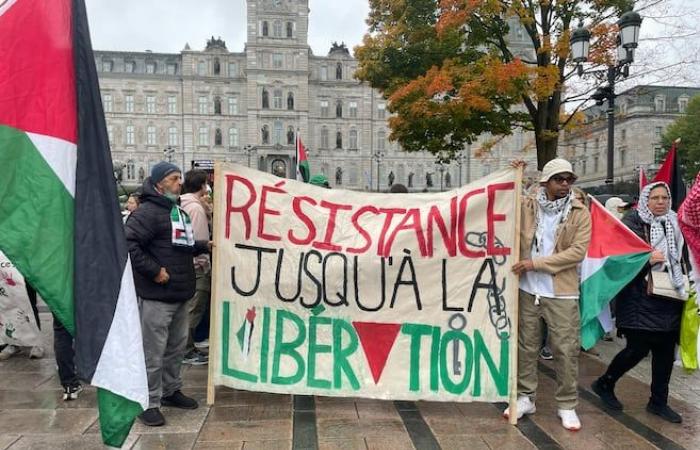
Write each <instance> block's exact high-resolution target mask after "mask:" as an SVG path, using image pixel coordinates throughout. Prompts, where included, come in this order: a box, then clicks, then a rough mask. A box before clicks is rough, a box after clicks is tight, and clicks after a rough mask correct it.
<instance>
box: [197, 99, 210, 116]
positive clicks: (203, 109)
mask: <svg viewBox="0 0 700 450" xmlns="http://www.w3.org/2000/svg"><path fill="white" fill-rule="evenodd" d="M208 106H209V105H208V104H207V98H206V97H199V113H200V114H207V113H208V112H209V108H208Z"/></svg>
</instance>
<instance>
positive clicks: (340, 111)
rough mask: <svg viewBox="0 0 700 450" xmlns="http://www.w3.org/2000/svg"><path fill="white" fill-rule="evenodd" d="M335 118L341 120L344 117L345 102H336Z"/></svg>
mask: <svg viewBox="0 0 700 450" xmlns="http://www.w3.org/2000/svg"><path fill="white" fill-rule="evenodd" d="M335 117H338V118H341V117H343V101H342V100H338V101H337V102H335Z"/></svg>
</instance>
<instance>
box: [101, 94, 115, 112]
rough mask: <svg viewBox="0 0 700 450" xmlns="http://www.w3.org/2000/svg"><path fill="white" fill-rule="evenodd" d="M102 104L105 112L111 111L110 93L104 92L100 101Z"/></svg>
mask: <svg viewBox="0 0 700 450" xmlns="http://www.w3.org/2000/svg"><path fill="white" fill-rule="evenodd" d="M102 104H103V105H104V110H105V112H112V107H113V102H112V94H105V95H104V100H103V101H102Z"/></svg>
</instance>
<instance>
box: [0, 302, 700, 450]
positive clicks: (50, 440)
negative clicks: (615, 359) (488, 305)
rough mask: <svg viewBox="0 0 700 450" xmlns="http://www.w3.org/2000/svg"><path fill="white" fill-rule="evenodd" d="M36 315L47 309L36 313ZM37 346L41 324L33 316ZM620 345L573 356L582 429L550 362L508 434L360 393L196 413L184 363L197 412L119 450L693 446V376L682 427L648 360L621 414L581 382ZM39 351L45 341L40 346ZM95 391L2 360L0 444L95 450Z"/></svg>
mask: <svg viewBox="0 0 700 450" xmlns="http://www.w3.org/2000/svg"><path fill="white" fill-rule="evenodd" d="M42 316H46V314H42ZM43 321H44V324H45V326H44V328H45V329H47V330H46V334H47V336H46V338H47V342H50V335H49V333H50V320H49V318H48V317H43ZM623 343H624V341H623V340H620V339H616V340H615V342H612V343H608V342H605V343H601V344H600V345H599V346H598V347H597V348H596V351H597V352H599V353H600V357H597V356H593V355H591V354H584V355H582V357H581V364H580V379H579V386H580V389H581V395H580V405H579V407H578V412H579V415H580V417H581V420H582V423H583V429H582V430H581V431H579V432H577V433H571V432H568V431H566V430H564V429H563V428H562V427H561V424H560V422H559V420H558V419H557V417H556V406H555V403H554V399H553V392H554V387H555V382H554V373H553V370H552V368H551V364H550V363H547V364H542V365H541V367H540V369H541V370H540V388H539V396H538V400H537V414H535V415H533V416H529V417H528V418H526V419H524V420H521V421H520V423H519V424H518V426H517V427H513V426H511V425H509V424H508V423H507V422H506V421H505V420H503V418H502V417H501V408H502V406H503V405H493V404H486V403H472V404H460V403H436V402H415V403H414V402H391V401H378V400H367V399H358V398H328V397H307V396H288V395H274V394H264V393H255V392H245V391H235V390H232V389H227V388H219V389H217V397H216V406H214V407H211V408H210V407H207V406H204V403H205V397H206V382H207V372H206V367H186V368H185V370H184V380H185V387H184V389H183V391H184V392H185V393H187V394H191V395H193V396H194V397H195V398H197V399H198V400H199V401H200V403H201V404H202V405H203V406H201V407H200V408H199V409H198V410H196V411H181V410H174V409H171V408H164V410H163V411H164V414H165V416H166V420H167V421H168V424H167V425H166V426H165V427H162V428H150V429H149V428H147V427H144V426H143V425H141V424H140V423H136V424H135V426H134V428H133V430H132V433H131V435H130V436H129V439H128V441H127V443H126V445H125V446H124V448H128V449H140V450H145V449H175V450H180V449H246V450H250V449H264V450H276V449H290V448H297V449H315V448H318V449H328V450H330V449H367V450H368V449H380V450H394V449H414V448H416V449H439V448H443V449H499V450H500V449H514V450H521V449H529V448H543V449H585V450H596V449H634V450H645V449H664V450H666V449H683V448H685V449H700V375H699V374H694V375H686V374H684V373H683V371H682V370H681V369H680V368H676V369H675V371H674V375H673V383H672V399H671V404H672V406H673V407H674V408H676V409H677V410H678V411H679V412H680V413H681V414H683V418H684V423H683V424H682V425H672V424H669V423H666V422H663V421H662V420H660V419H658V418H657V417H655V416H651V415H649V414H648V413H646V411H645V410H644V407H645V405H646V402H647V398H648V395H649V387H648V382H649V374H650V369H649V361H644V362H643V363H642V364H640V366H639V367H638V368H637V369H636V370H635V371H634V373H632V374H631V376H627V377H625V378H624V379H623V380H621V381H620V383H619V385H618V390H617V392H618V396H619V397H620V400H621V401H622V402H623V403H624V404H625V411H624V412H622V413H611V412H607V411H606V410H604V409H603V408H602V405H601V404H600V402H599V401H598V400H597V398H596V397H595V395H593V394H592V393H591V392H590V388H589V386H590V383H591V382H592V381H593V380H594V379H595V378H596V377H597V376H598V375H600V374H601V373H602V371H603V370H604V365H605V363H606V362H607V361H609V360H610V358H611V357H612V356H613V355H614V354H615V353H616V351H617V350H619V349H620V348H621V347H622V345H623ZM47 347H48V346H47ZM99 448H102V444H101V441H100V435H99V424H98V421H97V411H96V409H95V391H94V390H93V389H87V390H86V391H85V392H84V393H83V394H82V395H81V397H80V399H78V400H77V401H73V402H63V401H62V400H61V390H60V386H59V382H58V378H57V375H56V368H55V363H54V360H53V354H52V353H51V352H48V353H47V355H46V357H45V358H44V359H41V360H29V359H28V358H27V356H26V355H20V356H16V357H14V358H12V359H10V360H9V361H6V362H2V363H0V449H12V450H17V449H51V450H53V449H71V450H80V449H99Z"/></svg>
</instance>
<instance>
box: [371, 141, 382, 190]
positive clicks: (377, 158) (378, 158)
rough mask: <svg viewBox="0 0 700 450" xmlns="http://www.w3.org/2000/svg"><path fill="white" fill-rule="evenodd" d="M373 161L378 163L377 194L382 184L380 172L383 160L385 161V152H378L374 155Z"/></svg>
mask: <svg viewBox="0 0 700 450" xmlns="http://www.w3.org/2000/svg"><path fill="white" fill-rule="evenodd" d="M372 159H374V160H375V161H376V162H377V192H379V186H380V184H381V180H380V176H379V170H380V166H381V164H382V160H383V159H384V152H383V151H381V150H377V151H376V152H374V153H372Z"/></svg>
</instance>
